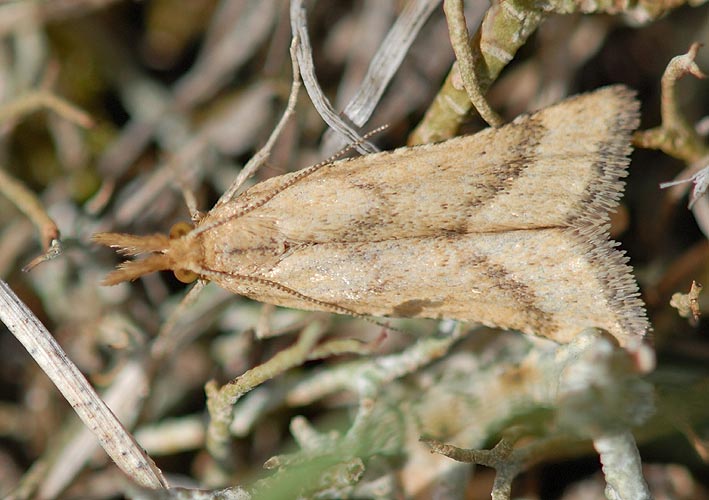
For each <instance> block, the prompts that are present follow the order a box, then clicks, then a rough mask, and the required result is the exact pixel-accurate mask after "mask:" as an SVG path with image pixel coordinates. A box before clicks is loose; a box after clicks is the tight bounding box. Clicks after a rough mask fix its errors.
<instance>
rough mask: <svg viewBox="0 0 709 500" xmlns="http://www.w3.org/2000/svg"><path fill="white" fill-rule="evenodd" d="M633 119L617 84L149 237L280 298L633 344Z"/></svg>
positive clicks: (639, 311) (343, 165)
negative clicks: (595, 334) (592, 334)
mask: <svg viewBox="0 0 709 500" xmlns="http://www.w3.org/2000/svg"><path fill="white" fill-rule="evenodd" d="M637 123H638V103H637V101H636V100H635V99H634V97H633V93H632V91H630V90H628V89H627V88H625V87H621V86H614V87H607V88H604V89H600V90H598V91H596V92H593V93H590V94H585V95H581V96H576V97H574V98H571V99H568V100H566V101H563V102H562V103H560V104H557V105H555V106H552V107H549V108H546V109H543V110H541V111H539V112H537V113H534V114H531V115H526V116H522V117H519V118H518V119H516V120H515V121H514V122H512V123H510V124H509V125H506V126H504V127H501V128H499V129H488V130H485V131H483V132H480V133H478V134H476V135H472V136H464V137H459V138H455V139H451V140H449V141H446V142H442V143H439V144H433V145H424V146H418V147H413V148H402V149H398V150H395V151H392V152H385V153H378V154H374V155H367V156H362V157H359V158H354V159H349V160H342V161H338V162H334V163H330V164H326V165H322V166H318V167H317V168H315V167H311V168H310V169H306V170H304V171H300V172H294V173H291V174H286V175H283V176H279V177H275V178H272V179H269V180H267V181H265V182H262V183H260V184H257V185H256V186H254V187H252V188H251V189H249V190H247V191H246V192H245V193H243V194H242V195H241V196H240V197H238V198H237V199H235V200H233V201H232V202H229V203H226V204H223V205H221V206H219V207H218V208H216V209H214V210H212V211H211V212H210V213H209V214H207V215H206V216H205V218H204V219H203V220H202V221H200V223H199V224H198V226H197V227H196V228H195V230H194V231H192V232H191V233H187V234H186V235H184V236H182V237H181V238H179V239H178V240H170V245H169V248H168V249H167V250H163V251H160V250H152V251H154V252H158V253H159V255H162V256H164V257H165V258H166V259H167V261H169V264H170V266H171V268H172V269H174V270H177V269H183V270H189V271H192V272H194V273H197V274H199V275H201V276H203V277H206V278H207V279H210V280H211V281H214V282H215V283H217V284H218V285H220V286H222V287H224V288H226V289H228V290H230V291H232V292H234V293H238V294H242V295H246V296H248V297H251V298H253V299H256V300H260V301H263V302H269V303H273V304H277V305H282V306H287V307H296V308H302V309H319V310H329V311H335V312H345V313H351V314H361V315H374V316H409V317H429V318H451V319H459V320H465V321H479V322H483V323H485V324H488V325H491V326H499V327H503V328H512V329H517V330H521V331H524V332H527V333H534V334H537V335H542V336H545V337H549V338H551V339H554V340H556V341H560V342H567V341H569V340H571V339H572V338H573V337H574V335H576V333H578V332H579V331H581V330H582V329H583V328H585V327H589V326H596V327H600V328H603V329H605V330H607V331H609V332H610V333H612V334H613V335H614V336H615V337H616V338H617V339H618V341H619V343H620V344H621V345H624V346H625V345H627V344H628V343H630V342H631V341H635V340H637V339H638V338H641V337H642V336H643V335H644V334H645V331H646V330H647V328H648V324H647V320H646V319H645V312H644V308H643V304H642V302H641V301H640V299H639V298H638V292H637V285H636V284H635V281H634V279H633V277H632V274H631V269H630V267H629V266H627V264H626V263H625V260H624V257H623V255H622V254H621V253H620V252H618V251H617V250H616V249H615V248H614V244H613V243H612V242H610V241H609V238H608V233H607V226H608V210H609V209H611V208H613V207H614V206H616V205H617V203H618V199H619V197H620V195H621V193H622V190H623V182H622V181H621V178H622V177H624V176H625V175H626V168H627V164H628V157H627V156H628V154H629V153H630V151H631V147H630V135H631V133H632V131H633V130H634V129H635V127H637ZM110 240H111V237H110V236H105V235H104V236H102V237H100V238H99V242H101V243H102V244H110ZM178 241H179V243H178ZM131 244H132V245H133V247H134V246H135V242H131ZM180 245H182V246H180ZM112 246H119V247H120V246H122V245H120V244H117V245H112ZM133 247H131V248H133ZM124 248H125V247H124ZM151 248H152V247H151ZM176 248H181V250H180V251H179V252H178V251H177V250H175V249H176ZM130 253H135V252H130ZM178 257H179V258H182V259H183V260H182V261H180V260H179V258H178ZM163 263H164V262H163Z"/></svg>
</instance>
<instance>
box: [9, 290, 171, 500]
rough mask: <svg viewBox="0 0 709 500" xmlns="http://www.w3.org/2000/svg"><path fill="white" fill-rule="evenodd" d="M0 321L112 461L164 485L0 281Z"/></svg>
mask: <svg viewBox="0 0 709 500" xmlns="http://www.w3.org/2000/svg"><path fill="white" fill-rule="evenodd" d="M0 320H1V321H2V322H3V323H5V325H6V326H7V328H8V329H9V330H10V332H12V334H13V335H14V336H15V337H16V338H17V339H18V340H19V341H20V343H22V345H23V346H24V347H25V349H27V352H29V353H30V355H31V356H32V357H33V358H34V360H35V361H36V362H37V364H39V366H40V368H41V369H42V371H44V372H45V373H46V374H47V376H48V377H49V378H50V379H51V380H52V382H53V383H54V384H55V385H56V386H57V388H58V389H59V391H60V392H61V393H62V394H63V395H64V397H65V398H66V399H67V401H68V402H69V403H70V404H71V406H72V407H73V408H74V411H76V413H77V415H78V416H79V418H81V420H82V421H83V422H84V423H85V424H86V426H87V427H88V428H89V429H91V431H92V432H93V433H94V434H95V435H96V437H97V438H98V440H99V443H100V444H101V447H102V448H103V449H104V450H105V451H106V453H108V455H109V456H110V457H111V458H112V459H113V461H114V462H115V464H116V465H117V466H118V467H120V469H121V470H122V471H123V472H125V473H126V474H127V475H128V477H130V478H131V479H133V480H134V481H135V482H136V483H138V484H140V485H142V486H145V487H148V488H154V489H159V488H167V481H166V480H165V478H164V477H163V476H162V473H161V472H160V469H158V468H157V466H156V465H155V464H154V463H153V461H152V460H151V459H150V457H148V456H147V455H146V454H145V453H144V452H143V450H142V449H141V447H140V445H139V444H138V443H137V442H136V441H135V439H134V438H133V436H131V434H130V433H129V432H128V431H126V429H125V428H124V427H123V425H122V424H121V422H120V421H119V420H118V419H117V418H116V417H115V415H114V414H113V412H112V411H111V410H110V408H109V407H108V406H107V405H106V403H104V402H103V400H101V398H100V397H99V396H98V395H97V394H96V392H95V391H94V389H93V387H91V384H89V382H88V381H87V380H86V378H85V377H84V376H83V375H82V373H81V372H80V371H79V369H78V368H77V367H76V365H75V364H74V363H72V362H71V360H70V359H69V358H68V356H67V355H66V353H65V352H64V351H63V350H62V348H61V346H60V345H59V344H58V343H57V341H56V340H54V337H52V335H51V334H50V333H49V331H47V329H46V328H45V327H44V325H43V324H42V323H41V322H40V321H39V319H37V317H36V316H35V315H34V314H33V313H32V311H30V310H29V308H28V307H27V306H26V305H25V304H24V303H23V302H22V301H21V300H20V299H19V298H18V297H17V295H15V293H14V292H13V291H12V289H11V288H10V286H9V285H8V284H7V283H5V282H4V281H2V280H0Z"/></svg>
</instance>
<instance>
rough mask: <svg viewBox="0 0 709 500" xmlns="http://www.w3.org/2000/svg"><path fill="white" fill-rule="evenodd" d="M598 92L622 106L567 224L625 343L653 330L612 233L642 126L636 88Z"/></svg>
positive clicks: (621, 87) (617, 86)
mask: <svg viewBox="0 0 709 500" xmlns="http://www.w3.org/2000/svg"><path fill="white" fill-rule="evenodd" d="M599 92H606V93H609V94H611V95H610V96H609V98H612V99H614V100H616V101H617V103H618V104H617V105H618V108H619V111H618V113H617V114H616V119H615V122H613V123H610V124H609V128H610V131H609V134H608V137H609V139H608V140H606V141H605V142H604V143H603V144H601V145H600V149H601V153H602V154H601V156H600V158H599V159H598V161H597V163H596V165H594V168H597V169H598V170H599V172H600V173H601V174H600V176H599V178H598V179H597V180H596V181H595V182H594V183H593V184H592V185H591V186H589V192H588V194H587V195H586V196H584V197H583V199H582V200H580V202H579V209H578V211H577V212H576V214H577V215H575V216H574V217H572V218H571V220H570V221H569V226H570V228H571V230H572V232H573V234H575V236H576V240H577V242H578V245H579V251H580V252H581V253H582V254H584V255H586V258H587V259H588V260H589V261H590V262H591V263H592V265H593V268H594V269H595V270H596V276H597V278H598V280H599V281H600V282H601V283H602V284H603V285H604V287H603V289H604V292H605V296H606V298H607V300H608V303H609V304H610V306H611V308H612V309H613V310H614V311H615V313H616V315H617V320H618V323H619V324H620V328H621V330H622V331H623V334H624V338H619V339H618V340H619V341H620V342H621V344H622V345H627V344H628V343H631V342H633V339H634V338H638V339H641V338H643V337H644V336H645V335H646V333H647V332H648V330H649V327H650V325H649V323H648V320H647V316H646V312H645V307H644V304H643V302H642V300H641V299H640V292H639V290H638V285H637V283H636V282H635V279H634V277H633V275H632V268H631V267H630V266H629V265H628V261H629V258H628V257H627V256H626V255H625V252H623V251H619V250H618V249H617V248H616V247H617V246H618V243H616V242H615V241H613V240H610V239H609V237H608V229H609V226H610V222H609V218H610V215H609V213H608V212H609V211H610V210H613V209H615V208H616V207H617V206H618V201H619V199H620V197H621V196H622V194H623V189H624V185H625V183H624V182H623V180H622V179H623V178H624V177H626V176H627V175H628V173H627V167H628V164H629V163H630V159H629V155H630V153H631V152H632V147H631V145H630V140H631V135H632V133H633V131H634V130H635V129H636V128H637V127H638V125H639V121H640V118H639V114H640V103H639V102H638V101H637V99H636V98H635V92H634V91H633V90H631V89H629V88H627V87H624V86H620V85H616V86H612V87H607V88H606V89H603V90H600V91H599Z"/></svg>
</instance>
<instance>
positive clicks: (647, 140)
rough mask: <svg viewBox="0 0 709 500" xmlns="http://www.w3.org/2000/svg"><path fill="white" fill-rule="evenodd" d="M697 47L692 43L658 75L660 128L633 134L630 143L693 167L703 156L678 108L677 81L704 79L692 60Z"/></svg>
mask: <svg viewBox="0 0 709 500" xmlns="http://www.w3.org/2000/svg"><path fill="white" fill-rule="evenodd" d="M700 46H701V45H700V44H699V43H696V42H695V43H693V44H692V45H691V47H690V48H689V51H687V53H686V54H683V55H681V56H677V57H675V58H673V59H672V60H671V61H670V63H669V64H668V65H667V69H665V73H664V74H663V75H662V102H661V113H662V125H660V126H659V127H656V128H653V129H650V130H643V131H639V132H636V133H635V135H634V136H633V143H634V144H635V145H636V146H638V147H641V148H648V149H660V150H662V151H664V152H665V153H666V154H668V155H670V156H673V157H675V158H678V159H680V160H683V161H685V162H687V163H693V162H696V161H697V160H699V159H700V158H701V157H703V156H705V155H706V154H707V152H708V151H707V147H706V145H704V143H703V141H702V139H701V137H699V135H698V134H697V132H696V131H695V130H694V128H693V127H691V126H690V125H689V124H688V123H687V121H686V120H685V118H684V116H683V114H682V112H681V110H680V109H679V105H678V101H679V99H678V96H677V87H676V85H677V80H679V79H680V78H682V77H684V76H686V75H693V76H694V77H696V78H706V75H705V74H704V73H702V71H701V70H700V69H699V67H698V66H697V64H696V63H695V62H694V59H695V58H696V56H697V51H698V50H699V47H700Z"/></svg>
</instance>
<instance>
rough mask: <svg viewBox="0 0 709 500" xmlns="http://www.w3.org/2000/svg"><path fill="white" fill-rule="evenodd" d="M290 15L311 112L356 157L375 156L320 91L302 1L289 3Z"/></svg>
mask: <svg viewBox="0 0 709 500" xmlns="http://www.w3.org/2000/svg"><path fill="white" fill-rule="evenodd" d="M290 14H291V28H292V30H293V38H294V39H297V40H298V43H297V48H296V54H297V59H298V66H299V67H300V72H301V75H302V78H303V85H304V86H305V89H306V90H307V92H308V95H309V96H310V100H311V101H312V102H313V105H314V106H315V109H316V110H317V111H318V113H319V114H320V116H321V117H322V119H323V120H325V123H327V124H328V125H329V126H330V128H332V129H333V130H334V131H335V132H337V133H338V134H339V135H341V136H343V137H344V138H345V141H346V142H348V143H351V144H357V146H356V149H357V150H358V151H359V152H360V153H362V154H367V153H376V152H377V151H378V149H377V148H376V146H374V145H373V144H371V143H369V142H368V141H365V140H363V139H362V137H361V136H360V134H359V133H358V132H357V131H356V130H354V129H353V128H352V127H351V126H350V125H349V124H347V123H346V122H345V121H344V120H343V119H342V118H341V117H340V116H339V115H338V113H337V112H336V111H335V109H334V108H333V107H332V104H330V101H329V100H328V99H327V97H325V94H324V93H323V91H322V89H321V88H320V84H319V83H318V80H317V77H316V76H315V66H314V62H313V49H312V47H311V45H310V38H309V36H308V25H307V19H306V14H305V7H304V6H303V1H302V0H293V1H292V2H291V4H290Z"/></svg>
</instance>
